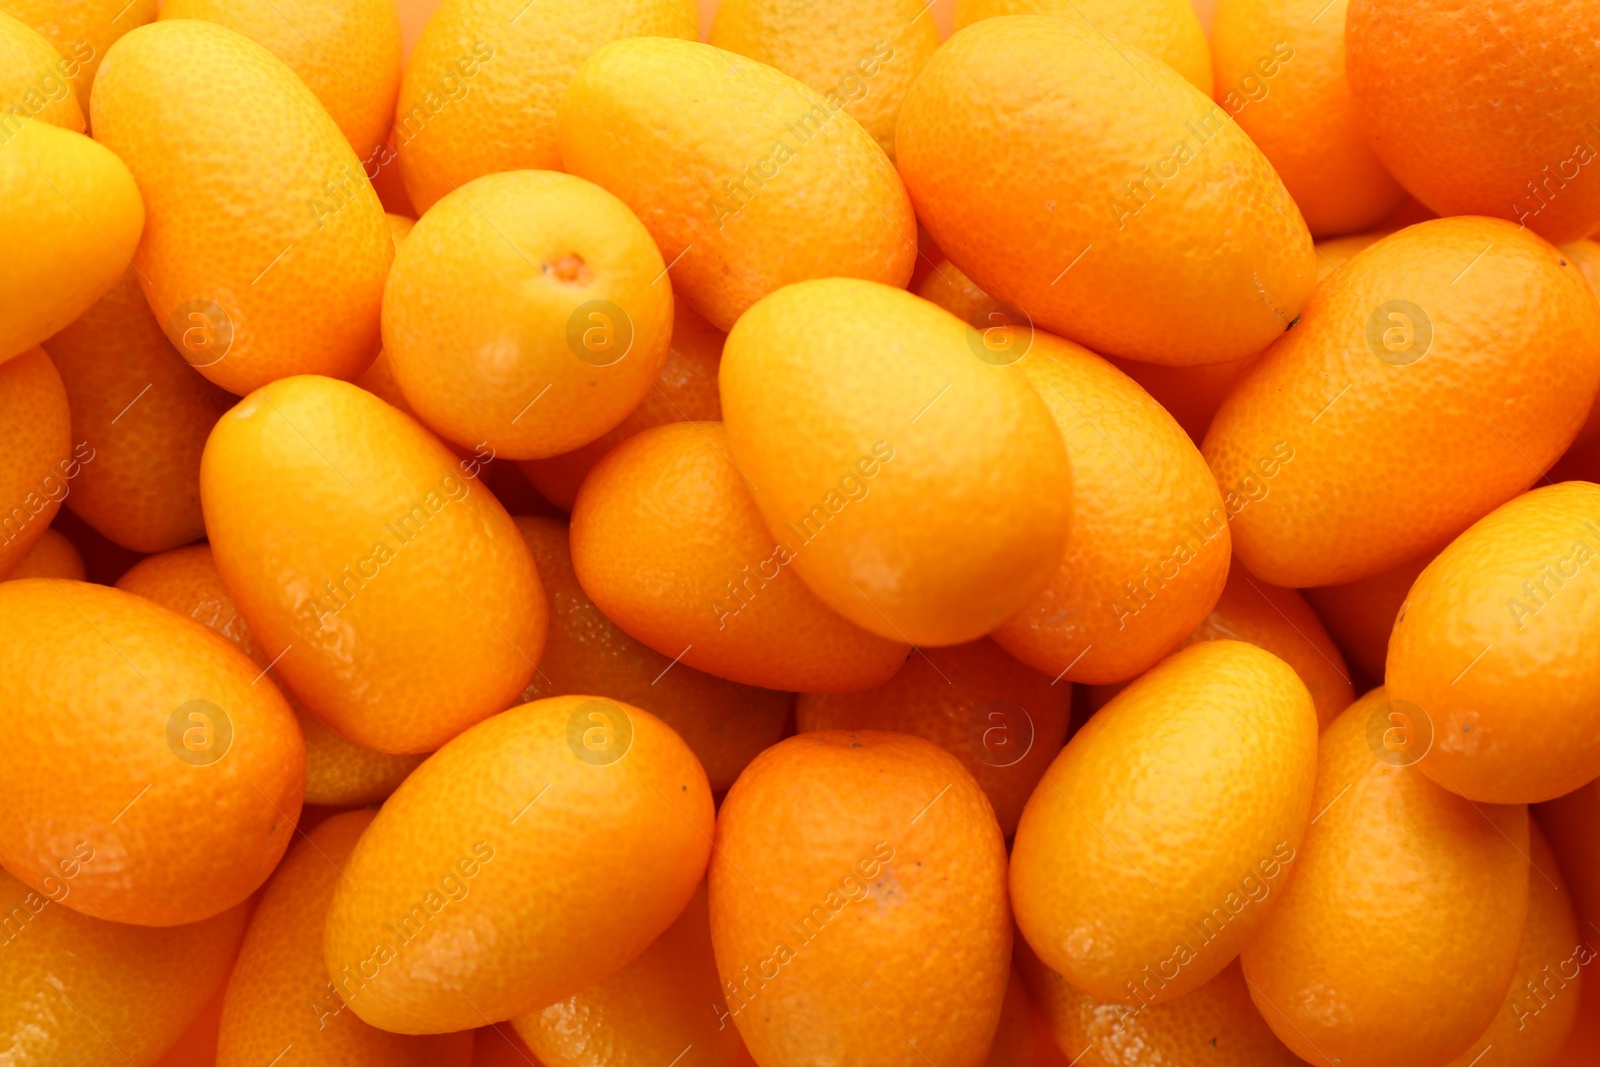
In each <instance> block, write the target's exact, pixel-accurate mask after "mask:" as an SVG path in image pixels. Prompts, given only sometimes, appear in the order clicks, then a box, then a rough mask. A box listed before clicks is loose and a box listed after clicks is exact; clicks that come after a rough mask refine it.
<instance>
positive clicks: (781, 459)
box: [719, 278, 1071, 645]
mask: <svg viewBox="0 0 1600 1067" xmlns="http://www.w3.org/2000/svg"><path fill="white" fill-rule="evenodd" d="M866 324H870V326H868V327H867V328H865V329H864V328H863V326H864V325H866ZM974 345H976V348H974ZM980 352H981V353H984V354H985V355H987V354H988V353H989V350H988V349H987V348H985V347H984V344H983V342H982V340H981V339H980V338H979V336H978V334H977V333H976V332H975V331H973V330H972V329H971V328H970V327H969V326H967V325H966V324H965V323H963V322H962V321H961V320H959V319H957V318H956V317H955V316H954V315H951V314H950V313H948V312H946V311H944V310H943V309H942V308H938V307H935V306H934V305H932V304H930V303H928V302H927V301H925V300H921V299H919V298H917V297H915V296H912V295H911V294H909V293H906V292H904V291H902V290H898V289H891V288H889V287H888V286H885V285H879V284H876V283H872V282H863V281H854V280H849V279H843V278H830V279H823V280H819V281H813V282H803V283H800V284H796V285H792V286H788V287H786V288H784V289H781V290H779V291H778V292H776V293H773V294H772V295H771V296H768V297H766V298H765V299H763V300H762V301H761V302H760V303H759V304H757V305H756V306H755V307H753V308H751V309H750V311H749V312H747V313H746V314H745V315H744V317H743V318H741V319H740V320H739V324H738V325H737V326H736V327H734V329H733V331H732V332H731V333H729V335H728V343H727V346H726V347H725V348H724V350H723V356H722V369H721V371H720V374H719V384H720V386H721V391H722V411H723V419H724V420H725V424H726V426H727V433H728V449H729V455H730V459H731V460H732V462H733V463H734V464H736V465H737V467H738V469H739V471H740V473H741V474H743V475H744V476H745V478H746V479H748V482H749V484H750V486H751V493H752V494H753V495H754V497H755V500H756V503H757V504H758V505H759V506H760V508H761V514H762V516H763V518H765V520H766V525H767V529H768V530H770V531H772V533H773V535H774V536H775V537H776V538H777V539H778V540H779V542H780V543H782V544H785V545H787V546H788V548H789V550H790V552H791V553H792V554H793V556H794V568H795V570H796V572H797V573H798V574H799V575H800V576H801V577H802V578H803V579H804V580H805V582H806V584H807V585H808V586H810V587H811V589H812V590H813V591H814V592H815V593H816V594H817V596H818V597H819V598H820V599H821V600H822V601H823V602H824V603H826V604H827V605H828V606H829V607H831V608H832V609H833V610H834V611H837V612H838V613H839V614H841V615H843V616H844V617H845V618H847V619H849V620H850V621H851V622H853V623H855V624H856V625H857V626H860V627H861V628H862V629H865V630H870V631H871V632H873V633H875V634H878V635H879V636H880V637H883V638H886V639H888V640H900V641H905V642H908V643H916V644H929V645H952V644H959V643H963V642H966V641H972V640H976V639H977V638H979V637H981V636H983V635H984V634H985V633H988V632H989V631H990V630H993V629H994V628H995V627H996V626H998V625H999V624H1000V623H1001V622H1003V621H1004V620H1005V619H1006V618H1007V617H1009V616H1011V615H1013V614H1015V613H1016V612H1017V611H1018V610H1019V609H1021V608H1022V607H1024V606H1025V605H1026V604H1027V603H1028V602H1029V600H1031V599H1032V598H1033V597H1034V596H1036V595H1037V594H1038V593H1039V592H1040V590H1041V589H1042V588H1043V587H1044V585H1045V583H1046V582H1047V581H1049V579H1050V576H1051V574H1052V573H1053V572H1054V571H1055V570H1056V568H1057V566H1058V564H1059V563H1060V562H1061V556H1062V550H1063V548H1064V547H1065V542H1066V538H1067V534H1068V529H1069V526H1068V524H1069V521H1070V517H1071V499H1070V497H1069V495H1068V489H1069V486H1070V484H1071V473H1070V469H1069V465H1068V461H1067V453H1066V449H1065V448H1064V447H1063V445H1062V442H1061V438H1060V436H1059V434H1058V433H1057V432H1056V428H1055V426H1054V424H1053V421H1052V419H1051V412H1050V410H1049V408H1048V407H1046V405H1045V404H1043V403H1041V402H1040V399H1039V396H1038V395H1037V394H1036V393H1035V392H1034V390H1033V389H1032V388H1030V387H1029V383H1028V380H1027V379H1026V378H1024V377H1023V375H1022V374H1021V373H1019V372H1018V370H1017V369H1016V368H1013V367H1011V366H1009V365H1007V364H1009V363H1010V362H1012V361H1013V357H1012V355H1011V354H1010V353H1009V352H1007V353H1006V354H1005V355H1004V356H1003V357H992V356H991V357H990V358H985V356H984V355H979V353H980ZM974 426H983V427H985V428H986V432H985V433H983V434H981V435H974V434H973V433H972V432H971V429H972V427H974Z"/></svg>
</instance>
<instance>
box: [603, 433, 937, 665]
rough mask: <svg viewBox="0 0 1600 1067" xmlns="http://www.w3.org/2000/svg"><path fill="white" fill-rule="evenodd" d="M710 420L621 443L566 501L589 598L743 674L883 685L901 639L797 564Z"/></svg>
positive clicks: (900, 654) (649, 634)
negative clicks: (837, 606)
mask: <svg viewBox="0 0 1600 1067" xmlns="http://www.w3.org/2000/svg"><path fill="white" fill-rule="evenodd" d="M793 562H794V550H793V549H792V548H790V547H788V546H787V545H786V544H785V543H784V542H782V541H775V539H774V538H773V536H772V534H771V533H769V532H768V531H767V527H766V525H765V524H764V523H763V522H762V519H761V512H760V511H759V510H758V509H757V507H756V502H755V500H754V499H752V498H751V495H750V490H749V489H748V483H747V482H746V481H745V479H744V478H743V477H742V476H741V475H740V474H739V471H738V468H736V467H735V466H734V464H733V462H732V461H731V460H729V458H728V440H727V434H726V433H725V432H724V431H723V428H722V424H721V423H716V422H680V423H672V424H671V425H668V426H658V427H656V428H655V429H653V430H646V431H645V432H644V433H641V434H639V435H637V436H635V437H632V438H630V439H629V440H627V441H624V442H623V443H622V444H620V445H618V446H617V447H616V448H615V449H613V450H612V451H611V453H610V455H608V456H606V458H605V459H603V460H601V461H600V462H599V463H597V464H596V465H595V468H594V470H593V471H591V472H590V473H589V477H588V479H587V480H586V481H585V482H584V484H583V489H582V490H580V491H579V493H578V500H577V503H575V504H574V505H573V508H572V566H573V569H574V570H575V571H576V573H577V575H578V581H579V582H581V583H582V585H583V590H584V592H585V593H587V594H588V595H589V598H590V599H591V600H593V601H594V603H595V605H596V606H597V607H598V608H599V609H600V610H601V611H602V612H604V613H605V616H606V618H608V619H611V620H612V621H613V622H615V623H616V624H617V625H618V626H620V627H621V628H622V629H623V630H624V631H626V632H627V633H628V634H629V635H630V636H632V637H633V638H635V639H636V640H638V641H640V642H641V643H642V644H644V645H646V646H648V647H649V648H652V649H654V650H655V651H656V652H658V653H660V654H661V655H663V656H666V657H668V658H669V659H670V658H676V659H677V660H678V661H679V662H680V663H684V664H687V665H688V666H691V667H694V668H696V669H697V670H702V671H705V672H706V673H708V674H714V675H716V676H718V677H719V678H726V679H728V680H730V681H734V682H740V683H742V684H744V685H754V686H761V687H763V688H768V689H780V690H799V691H803V692H808V693H841V692H842V693H849V692H855V691H858V690H862V689H871V688H873V687H875V686H879V685H882V684H883V683H884V682H886V681H888V680H889V678H890V677H892V676H893V675H894V672H895V671H897V670H899V669H900V665H901V664H902V663H903V662H904V661H905V656H906V652H907V648H906V645H905V644H904V643H901V642H896V641H890V640H885V639H884V638H882V637H879V636H877V635H876V634H874V633H870V632H868V631H866V630H863V629H861V628H860V627H858V626H856V625H855V624H854V623H852V622H850V621H848V620H847V619H845V618H844V616H842V615H839V614H836V613H835V612H834V611H833V610H832V609H830V608H829V607H828V606H827V605H825V604H824V603H823V602H822V601H821V600H819V599H818V598H817V596H816V594H815V593H813V592H812V591H811V590H810V589H809V588H807V586H806V584H805V583H804V582H803V581H801V580H800V576H799V575H798V574H796V573H795V572H794V568H793V567H792V566H791V565H792V564H793Z"/></svg>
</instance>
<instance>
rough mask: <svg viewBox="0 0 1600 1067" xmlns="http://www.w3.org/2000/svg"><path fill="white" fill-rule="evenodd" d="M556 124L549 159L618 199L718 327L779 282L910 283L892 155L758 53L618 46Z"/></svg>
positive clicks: (912, 241) (909, 236) (584, 78)
mask: <svg viewBox="0 0 1600 1067" xmlns="http://www.w3.org/2000/svg"><path fill="white" fill-rule="evenodd" d="M707 109H712V110H714V111H715V113H716V114H717V115H718V120H717V122H716V123H715V124H714V125H713V126H712V127H711V128H710V129H709V130H706V129H704V128H703V127H702V125H701V123H702V121H703V120H701V119H700V118H698V117H697V116H699V115H701V114H703V113H704V112H705V111H706V110H707ZM559 130H560V132H559V142H560V146H561V162H562V165H563V167H564V168H565V169H566V170H568V171H570V172H572V173H573V174H577V175H579V176H581V177H584V178H587V179H589V180H590V181H592V182H594V183H595V184H597V185H599V186H601V187H603V188H605V189H609V190H610V191H611V192H613V193H615V194H616V195H617V196H618V197H620V198H621V199H622V201H623V202H624V203H626V204H627V205H628V206H629V207H630V208H632V209H633V211H634V213H635V214H636V215H638V216H639V219H640V221H642V222H643V223H644V225H645V228H646V229H647V230H649V231H650V235H651V236H652V237H654V238H655V241H656V244H657V245H659V246H660V248H661V256H662V258H663V259H664V260H665V261H666V262H667V263H668V264H669V266H670V270H671V274H672V284H673V287H674V288H675V289H676V290H677V292H678V294H679V295H680V296H681V297H683V299H684V301H685V302H687V303H688V304H689V305H690V306H691V307H693V308H694V309H695V310H696V311H698V312H700V314H702V315H704V316H705V317H706V319H707V320H708V321H709V322H710V323H711V324H712V325H713V326H715V327H717V328H718V329H719V330H727V329H730V328H731V327H732V326H733V323H734V320H735V319H737V318H738V317H739V316H740V315H741V314H743V313H744V311H745V309H746V308H748V307H749V306H750V305H751V304H754V303H755V302H756V301H757V300H759V299H761V298H762V297H763V296H765V295H767V294H768V293H770V292H772V291H773V290H775V289H779V288H781V287H783V286H785V285H788V284H790V283H791V282H799V281H805V280H807V279H810V278H826V277H857V278H865V279H868V280H871V281H878V282H884V283H887V284H889V285H893V286H904V285H905V284H906V281H907V280H908V279H909V278H910V277H911V264H912V260H914V259H915V258H916V220H915V218H914V217H913V216H912V213H911V204H910V202H909V201H908V200H907V199H906V192H905V188H904V186H902V185H901V184H900V177H899V175H898V174H897V173H896V172H895V169H894V164H893V163H891V162H890V160H889V158H888V157H887V156H885V155H884V154H883V151H882V150H881V149H880V148H878V146H877V144H876V142H874V141H873V140H872V137H871V135H870V134H868V133H867V131H866V130H864V129H862V128H861V125H860V123H858V122H856V120H855V119H852V118H850V117H849V116H848V115H846V114H842V113H841V112H840V106H839V104H837V103H835V102H833V101H831V100H830V99H828V98H826V97H824V96H822V95H821V94H819V93H817V92H816V91H815V90H812V89H810V88H808V87H806V86H805V85H803V84H801V83H800V82H798V81H795V80H794V79H793V78H791V77H789V76H788V75H787V74H783V73H782V72H780V71H777V70H775V69H773V68H772V67H769V66H767V65H766V64H764V63H758V62H756V61H754V60H750V59H746V58H744V57H742V56H735V55H733V54H732V53H730V52H725V51H723V50H722V49H720V48H713V47H711V46H710V45H705V44H699V43H697V42H692V41H680V40H675V39H671V38H666V37H636V38H633V39H631V40H626V41H618V42H616V43H614V44H610V45H607V46H605V47H604V48H602V49H600V50H599V51H597V52H595V54H594V55H592V56H590V57H589V59H588V60H587V61H586V62H585V63H584V65H583V66H582V67H581V68H579V70H578V73H577V74H576V75H575V76H574V77H573V79H572V83H571V84H570V85H569V86H568V87H567V93H566V95H565V96H564V97H562V99H561V109H560V127H559ZM701 174H706V175H711V174H716V175H726V177H725V178H724V179H723V180H721V181H720V182H710V181H704V182H703V181H702V179H701V178H700V177H699V175H701ZM708 185H710V188H709V189H708V188H707V186H708ZM708 194H709V195H708Z"/></svg>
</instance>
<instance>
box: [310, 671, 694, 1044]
mask: <svg viewBox="0 0 1600 1067" xmlns="http://www.w3.org/2000/svg"><path fill="white" fill-rule="evenodd" d="M711 830H712V807H711V790H710V789H709V788H708V787H707V785H706V777H705V772H704V771H702V770H701V769H700V764H699V761H697V760H696V759H695V758H694V754H693V753H692V752H690V751H689V749H688V746H686V745H685V744H684V743H683V741H682V739H680V738H679V737H678V735H677V734H675V733H673V732H672V731H671V730H670V729H669V728H668V727H667V726H666V725H665V724H663V723H662V722H661V721H660V720H659V719H657V718H656V717H655V716H653V715H651V714H649V713H648V712H645V711H641V710H639V709H638V708H630V707H627V706H626V705H623V704H620V703H617V702H615V701H611V700H606V699H603V698H596V697H585V696H566V697H553V698H551V699H549V700H539V701H535V702H534V703H532V704H524V705H522V706H521V707H517V708H513V709H511V710H510V711H507V712H505V713H503V714H501V715H497V716H495V717H494V718H492V719H490V720H488V721H487V722H484V723H480V724H479V725H478V726H476V727H474V728H473V729H471V730H468V731H467V732H466V733H464V734H462V735H461V736H460V737H458V738H456V739H455V740H453V741H452V742H451V743H450V744H448V745H446V746H445V747H444V748H442V749H440V750H439V751H438V752H437V753H435V754H434V755H433V756H432V757H431V758H429V760H428V761H427V762H426V763H424V764H423V765H422V766H421V767H419V768H418V769H417V770H416V772H415V773H413V774H412V775H411V777H410V778H407V779H406V780H405V782H404V783H403V784H402V785H401V786H400V788H399V789H397V790H396V791H395V793H394V795H393V796H391V797H390V798H389V799H388V801H387V802H385V804H384V806H383V810H382V811H380V812H379V813H378V817H377V819H376V820H375V821H374V822H373V824H372V825H371V826H370V827H368V829H367V830H366V832H365V833H363V834H362V837H361V841H360V843H359V844H358V845H357V846H356V850H355V852H354V853H353V854H352V855H351V858H350V862H349V863H348V865H346V867H345V874H346V875H347V876H348V880H341V881H340V882H339V885H338V887H337V888H336V889H335V891H334V898H333V905H332V907H331V909H330V911H329V913H328V920H327V928H326V936H325V940H324V953H325V956H326V959H327V964H328V974H329V976H330V978H331V979H332V981H333V983H334V986H335V987H336V991H337V993H338V995H339V996H340V998H342V999H343V1000H344V1001H345V1002H346V1003H347V1004H349V1005H350V1007H351V1009H352V1010H353V1011H354V1012H355V1013H356V1014H357V1015H359V1016H360V1017H361V1018H362V1019H364V1020H366V1021H367V1022H369V1023H371V1024H373V1025H374V1026H380V1025H381V1026H382V1028H384V1029H388V1030H393V1031H395V1032H397V1033H411V1034H425V1033H446V1032H450V1031H455V1030H462V1029H467V1028H469V1027H470V1026H472V1025H473V1023H475V1022H477V1023H481V1022H483V1020H484V1019H485V1018H489V1019H507V1018H510V1017H511V1016H513V1015H521V1014H524V1013H526V1012H529V1011H533V1010H536V1009H538V1008H539V1007H541V1006H543V1005H547V1004H550V1003H553V1002H554V1001H557V1000H560V999H561V998H563V997H568V996H571V995H572V994H574V993H578V992H580V991H582V990H584V989H586V988H588V987H589V986H591V985H593V984H594V983H596V982H598V981H600V980H601V979H602V978H604V977H605V976H606V975H607V974H611V973H613V972H615V971H617V970H618V969H620V968H621V967H622V966H623V965H624V964H626V963H627V962H628V961H629V960H631V959H633V958H634V957H635V956H637V955H638V954H639V953H640V952H642V951H644V949H645V948H646V947H648V946H649V944H650V943H651V942H652V941H654V940H655V939H656V937H657V936H659V935H660V934H661V932H662V931H664V930H665V929H666V928H667V927H669V926H671V925H672V921H673V920H674V919H675V918H677V916H678V915H679V913H681V912H682V910H683V908H684V906H685V905H686V904H688V902H689V898H690V897H691V896H693V894H694V888H695V886H696V885H697V884H698V883H699V882H700V879H701V877H702V876H703V874H704V872H705V863H706V856H707V854H708V853H709V852H710V849H711ZM595 915H605V916H607V921H606V922H605V923H601V924H594V923H591V922H588V921H586V920H588V919H590V918H592V917H593V916H595Z"/></svg>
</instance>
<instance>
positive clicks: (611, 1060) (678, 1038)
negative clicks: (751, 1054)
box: [516, 882, 743, 1067]
mask: <svg viewBox="0 0 1600 1067" xmlns="http://www.w3.org/2000/svg"><path fill="white" fill-rule="evenodd" d="M721 1000H722V990H721V982H720V981H719V980H718V978H717V961H716V959H715V958H714V957H713V956H712V953H711V917H710V912H709V910H708V905H707V902H706V889H705V883H703V882H702V883H701V885H700V887H699V888H698V889H696V890H695V894H694V896H693V897H692V898H691V899H690V901H689V904H688V906H687V907H686V908H684V909H683V914H681V915H679V916H678V918H677V919H676V920H674V922H673V924H672V925H671V926H669V927H667V929H666V931H665V932H664V933H662V935H661V936H660V937H658V938H656V939H655V941H654V942H652V943H651V945H650V947H649V948H647V949H645V950H644V952H642V953H640V955H639V956H638V957H637V958H636V959H635V960H634V961H633V962H632V963H630V964H628V965H627V966H626V967H624V968H622V969H621V970H620V971H617V972H616V973H615V974H612V975H610V976H609V977H607V978H606V979H604V980H603V981H601V982H600V983H599V984H597V985H594V986H590V987H589V988H588V989H585V990H583V991H582V992H580V993H575V994H573V995H572V996H570V997H566V998H565V999H563V1000H559V1001H557V1002H555V1003H554V1004H551V1005H550V1006H549V1007H547V1008H545V1009H543V1010H542V1011H538V1012H534V1013H532V1014H529V1015H523V1016H519V1017H518V1018H517V1020H516V1028H517V1032H518V1033H519V1034H521V1035H522V1036H523V1037H524V1038H525V1039H526V1040H527V1042H528V1047H529V1048H530V1049H531V1050H532V1051H533V1052H534V1053H535V1054H536V1055H537V1056H538V1057H539V1062H540V1063H542V1064H544V1065H545V1067H600V1065H614V1067H625V1065H627V1064H634V1063H655V1062H657V1061H661V1062H663V1063H670V1062H672V1059H673V1057H677V1058H678V1063H680V1064H682V1065H683V1067H733V1065H734V1064H736V1063H737V1062H738V1056H739V1053H740V1052H741V1051H743V1042H741V1041H740V1040H739V1031H738V1030H737V1029H735V1028H734V1026H733V1025H732V1023H731V1021H730V1020H729V1019H728V1018H727V1017H726V1015H722V1016H720V1017H719V1014H718V1012H717V1010H716V1005H717V1004H719V1003H720V1002H721ZM708 1008H709V1009H711V1010H707V1009H708Z"/></svg>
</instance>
